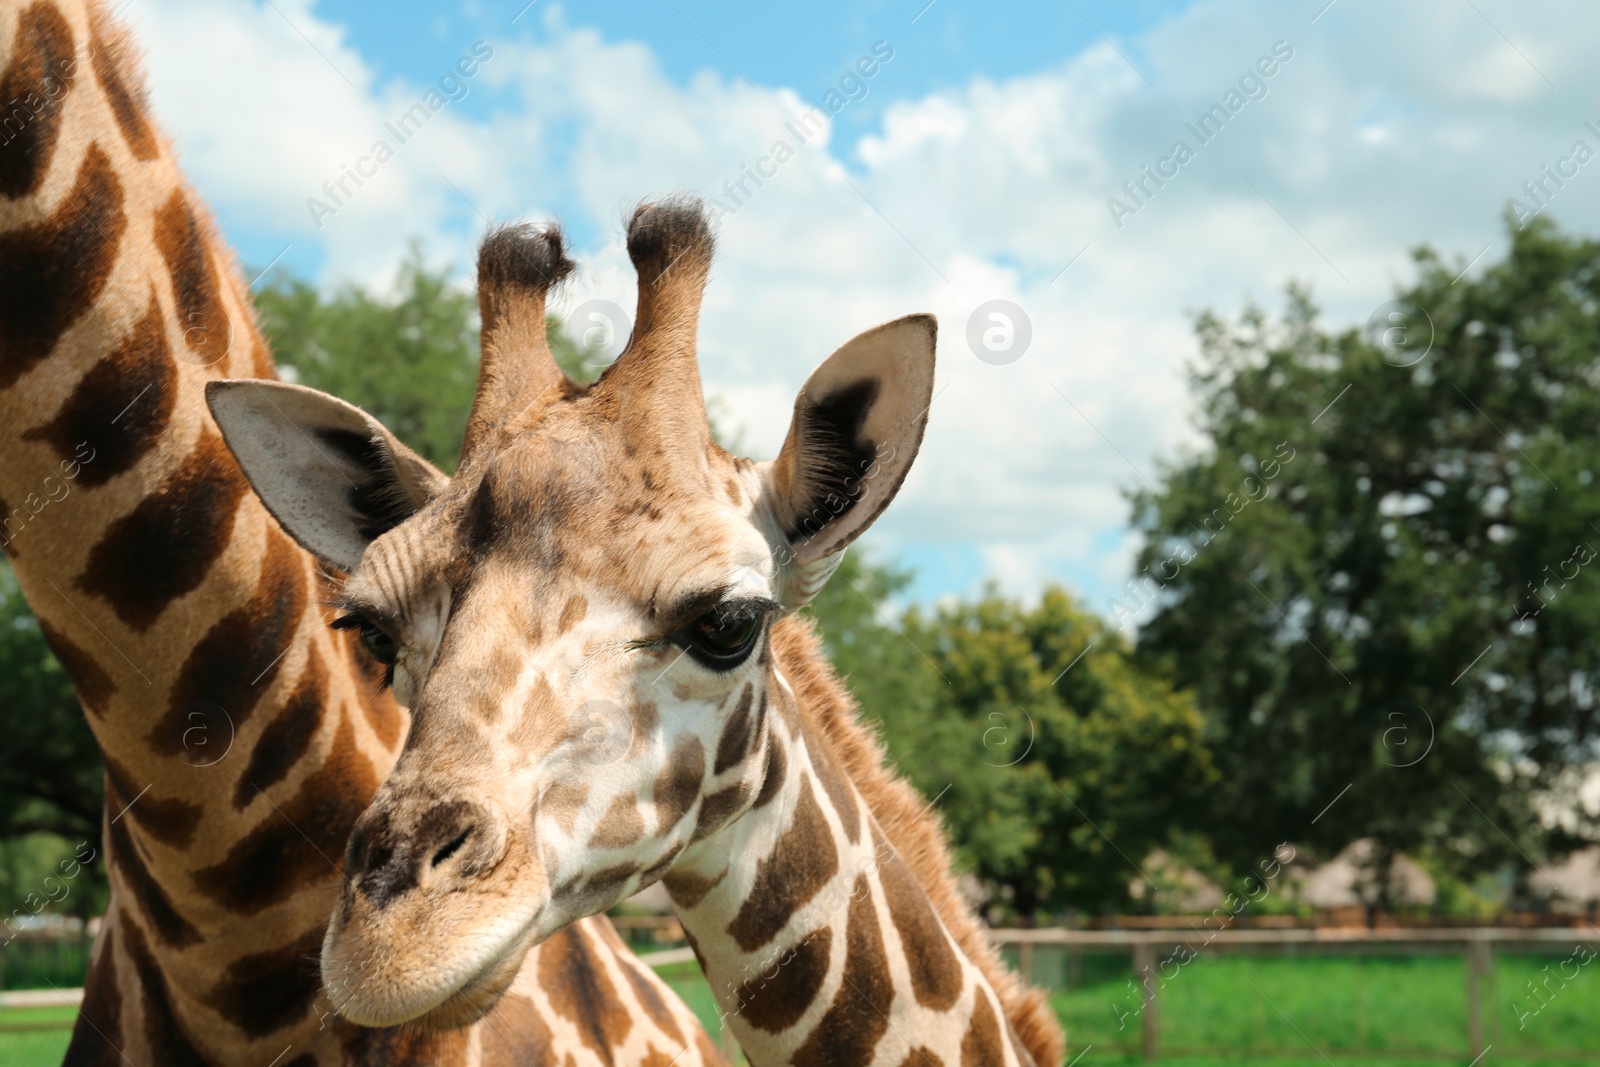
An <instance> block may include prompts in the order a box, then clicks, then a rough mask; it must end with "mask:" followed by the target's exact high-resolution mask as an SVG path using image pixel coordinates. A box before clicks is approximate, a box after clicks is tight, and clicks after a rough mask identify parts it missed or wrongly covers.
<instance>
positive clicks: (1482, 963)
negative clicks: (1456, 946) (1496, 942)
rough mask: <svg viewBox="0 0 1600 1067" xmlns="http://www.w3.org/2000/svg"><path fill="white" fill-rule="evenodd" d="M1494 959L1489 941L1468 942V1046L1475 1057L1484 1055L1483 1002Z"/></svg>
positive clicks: (1481, 938) (1482, 938)
mask: <svg viewBox="0 0 1600 1067" xmlns="http://www.w3.org/2000/svg"><path fill="white" fill-rule="evenodd" d="M1492 966H1493V959H1492V957H1491V955H1490V945H1489V940H1488V938H1486V937H1482V936H1479V937H1474V938H1473V939H1472V940H1470V941H1468V942H1467V1044H1468V1045H1469V1046H1470V1052H1471V1054H1472V1055H1473V1056H1481V1055H1483V1050H1484V1048H1485V1047H1486V1045H1485V1044H1484V1042H1485V1035H1484V1032H1483V1000H1484V993H1485V987H1486V986H1487V985H1488V980H1489V973H1490V968H1491V967H1492Z"/></svg>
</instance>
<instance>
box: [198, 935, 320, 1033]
mask: <svg viewBox="0 0 1600 1067" xmlns="http://www.w3.org/2000/svg"><path fill="white" fill-rule="evenodd" d="M322 934H323V927H321V926H318V927H315V928H314V929H311V930H307V931H306V932H305V933H304V934H302V935H301V936H300V937H297V938H295V939H294V940H293V941H292V942H290V943H289V944H287V945H284V946H283V947H282V948H277V949H272V950H270V951H268V952H261V953H257V954H255V955H251V956H241V957H240V958H239V959H237V960H235V961H234V962H233V963H232V964H230V965H229V966H228V970H227V972H226V973H225V974H224V975H223V976H222V981H221V982H219V983H218V984H217V986H216V988H215V989H214V990H213V992H212V996H211V999H210V1004H211V1006H212V1007H214V1008H216V1010H217V1011H218V1012H220V1013H221V1014H222V1017H223V1018H225V1019H227V1020H228V1021H229V1022H231V1023H232V1024H233V1025H234V1026H237V1027H238V1028H239V1029H240V1030H243V1031H244V1032H245V1034H246V1035H248V1036H249V1037H252V1038H256V1037H264V1036H266V1035H267V1034H270V1033H272V1032H273V1031H274V1030H281V1029H283V1028H284V1027H285V1026H288V1025H290V1024H291V1023H294V1022H298V1021H299V1020H300V1019H302V1018H304V1017H305V1015H306V1013H307V1012H309V1011H310V1010H311V1002H312V1001H313V1000H315V999H316V996H317V993H318V992H320V991H321V989H322V973H321V966H320V964H319V960H320V958H321V954H322Z"/></svg>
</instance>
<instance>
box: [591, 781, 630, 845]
mask: <svg viewBox="0 0 1600 1067" xmlns="http://www.w3.org/2000/svg"><path fill="white" fill-rule="evenodd" d="M643 835H644V818H643V817H642V816H641V815H640V814H639V798H638V797H637V796H635V795H634V794H633V793H624V794H623V795H622V796H619V797H616V798H614V799H613V800H612V801H611V803H610V805H609V806H607V808H606V813H605V814H604V815H602V816H601V817H600V822H599V825H597V826H596V827H595V828H594V836H593V837H591V838H589V847H590V848H622V847H623V846H624V845H631V844H633V843H634V842H635V841H637V840H639V838H640V837H642V836H643Z"/></svg>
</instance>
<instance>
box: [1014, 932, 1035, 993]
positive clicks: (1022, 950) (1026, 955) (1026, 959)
mask: <svg viewBox="0 0 1600 1067" xmlns="http://www.w3.org/2000/svg"><path fill="white" fill-rule="evenodd" d="M1017 973H1018V974H1020V975H1022V980H1023V981H1024V982H1027V983H1028V984H1029V985H1032V984H1033V942H1032V941H1020V942H1018V943H1017Z"/></svg>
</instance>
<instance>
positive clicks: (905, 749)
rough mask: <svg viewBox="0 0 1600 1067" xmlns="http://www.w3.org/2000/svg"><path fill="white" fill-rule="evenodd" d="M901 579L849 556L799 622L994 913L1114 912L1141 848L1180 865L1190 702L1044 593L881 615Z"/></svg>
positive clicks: (1189, 791)
mask: <svg viewBox="0 0 1600 1067" xmlns="http://www.w3.org/2000/svg"><path fill="white" fill-rule="evenodd" d="M907 580H908V576H907V575H906V574H905V573H904V572H900V571H897V570H894V569H892V568H886V567H882V566H879V565H876V564H874V563H873V562H872V561H871V560H870V558H867V559H862V558H860V557H858V556H856V555H851V556H847V557H846V559H845V562H844V564H843V565H842V566H841V567H840V569H839V571H838V573H836V574H835V575H834V577H833V579H832V580H831V581H830V582H829V583H828V585H827V586H826V587H825V588H824V591H823V593H822V594H821V595H819V597H818V599H817V602H816V604H815V606H814V609H813V610H814V611H815V613H816V615H817V617H818V620H819V625H820V628H821V630H822V633H823V638H824V641H825V643H826V646H827V649H828V652H829V655H830V656H831V657H832V658H833V660H834V662H835V664H836V665H837V666H838V668H839V670H840V671H841V673H842V674H844V676H845V678H846V680H847V681H848V683H849V685H850V687H851V689H852V690H853V691H854V692H855V694H856V696H857V699H858V700H859V701H860V702H861V705H862V708H863V710H864V712H865V713H866V714H867V716H868V718H869V719H870V720H872V721H874V722H875V723H876V724H877V726H878V728H879V729H880V730H881V732H882V736H883V738H884V742H885V744H886V746H887V747H888V750H889V753H890V756H891V758H892V759H893V760H894V761H895V763H896V765H897V766H898V767H899V768H900V770H901V771H902V773H904V774H905V775H906V776H907V777H908V778H909V779H910V780H911V782H912V783H913V784H914V785H916V786H917V788H918V789H919V790H920V791H921V792H922V793H923V794H924V795H925V796H927V797H928V798H929V800H930V801H931V802H934V803H935V804H936V807H937V811H938V812H939V814H940V816H941V817H942V818H943V820H944V822H945V825H946V827H947V829H948V830H949V832H950V835H951V839H952V841H953V843H954V845H955V850H956V855H957V859H958V862H959V863H960V864H961V866H962V867H963V868H965V869H966V870H969V871H971V872H972V873H973V874H975V875H976V876H977V877H978V878H979V879H980V880H981V881H982V882H984V883H986V884H987V885H988V886H989V887H990V888H991V889H992V891H993V893H994V897H995V903H996V905H997V906H998V907H999V908H1000V909H1002V910H1005V911H1009V912H1012V913H1015V914H1018V915H1021V916H1024V917H1028V918H1036V917H1040V916H1042V915H1044V914H1048V913H1059V912H1062V911H1066V910H1072V909H1076V910H1084V911H1103V910H1107V909H1118V908H1126V907H1128V906H1130V901H1129V899H1128V886H1129V883H1130V881H1132V880H1134V879H1136V878H1138V877H1139V874H1138V872H1137V870H1136V869H1135V867H1134V866H1133V865H1134V864H1135V863H1138V862H1140V861H1142V860H1143V858H1144V857H1145V856H1146V855H1148V854H1149V852H1150V851H1151V850H1153V849H1155V848H1158V847H1162V848H1166V849H1168V850H1169V851H1171V852H1173V853H1175V854H1179V855H1182V856H1185V857H1189V856H1191V855H1193V854H1194V852H1195V847H1194V844H1193V842H1192V840H1191V839H1190V838H1189V837H1187V836H1186V835H1185V833H1184V829H1183V828H1184V826H1185V818H1184V813H1185V811H1186V810H1193V809H1194V808H1195V807H1196V805H1197V804H1198V803H1199V801H1200V799H1201V798H1202V797H1203V795H1204V792H1205V790H1206V789H1207V788H1208V787H1209V786H1210V784H1211V781H1212V778H1213V772H1212V770H1211V762H1210V757H1209V755H1208V753H1207V752H1206V751H1205V749H1204V746H1203V745H1202V743H1201V730H1202V720H1201V717H1200V715H1199V713H1198V711H1197V710H1196V708H1195V707H1194V705H1193V702H1192V701H1191V700H1190V699H1189V698H1188V697H1186V696H1184V695H1182V694H1179V693H1176V692H1174V691H1173V690H1172V688H1171V687H1170V686H1169V685H1167V684H1166V683H1165V682H1164V681H1162V680H1161V679H1160V678H1159V677H1158V676H1155V675H1153V674H1151V673H1150V672H1148V671H1145V670H1142V669H1140V668H1139V667H1138V666H1137V665H1136V664H1135V663H1133V661H1132V660H1131V658H1130V649H1129V647H1128V645H1127V642H1126V641H1124V640H1123V639H1122V638H1121V637H1120V636H1119V635H1118V634H1117V633H1115V632H1114V631H1112V630H1111V629H1109V628H1108V627H1107V626H1106V625H1105V624H1104V623H1103V622H1102V621H1101V620H1100V619H1098V618H1096V617H1095V616H1093V615H1092V614H1090V613H1088V612H1085V611H1083V610H1082V609H1081V608H1079V607H1078V606H1077V605H1076V604H1075V603H1074V602H1073V600H1072V598H1071V596H1070V595H1069V594H1068V593H1066V592H1065V591H1064V590H1062V589H1060V588H1057V587H1053V586H1052V587H1047V588H1046V589H1045V590H1044V592H1043V593H1042V595H1041V596H1040V598H1039V601H1038V603H1037V604H1036V605H1034V606H1031V607H1030V606H1026V605H1024V604H1021V603H1018V602H1016V601H1014V600H1010V599H1007V598H1006V597H1003V596H1001V595H1000V594H999V593H998V592H995V591H993V590H990V591H988V592H986V593H985V594H984V595H983V596H982V597H981V598H979V599H978V600H976V601H974V602H970V603H959V604H956V605H954V606H949V607H943V608H940V609H938V610H936V611H933V612H931V613H928V612H924V611H922V610H920V609H912V610H911V611H909V612H907V613H905V614H904V615H902V616H899V617H896V616H895V615H894V614H893V613H892V611H891V609H890V608H889V607H888V606H887V602H888V601H889V600H890V599H891V598H892V597H893V596H894V594H896V593H898V592H899V591H901V590H902V589H904V587H905V585H906V583H907ZM1113 842H1114V843H1113Z"/></svg>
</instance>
